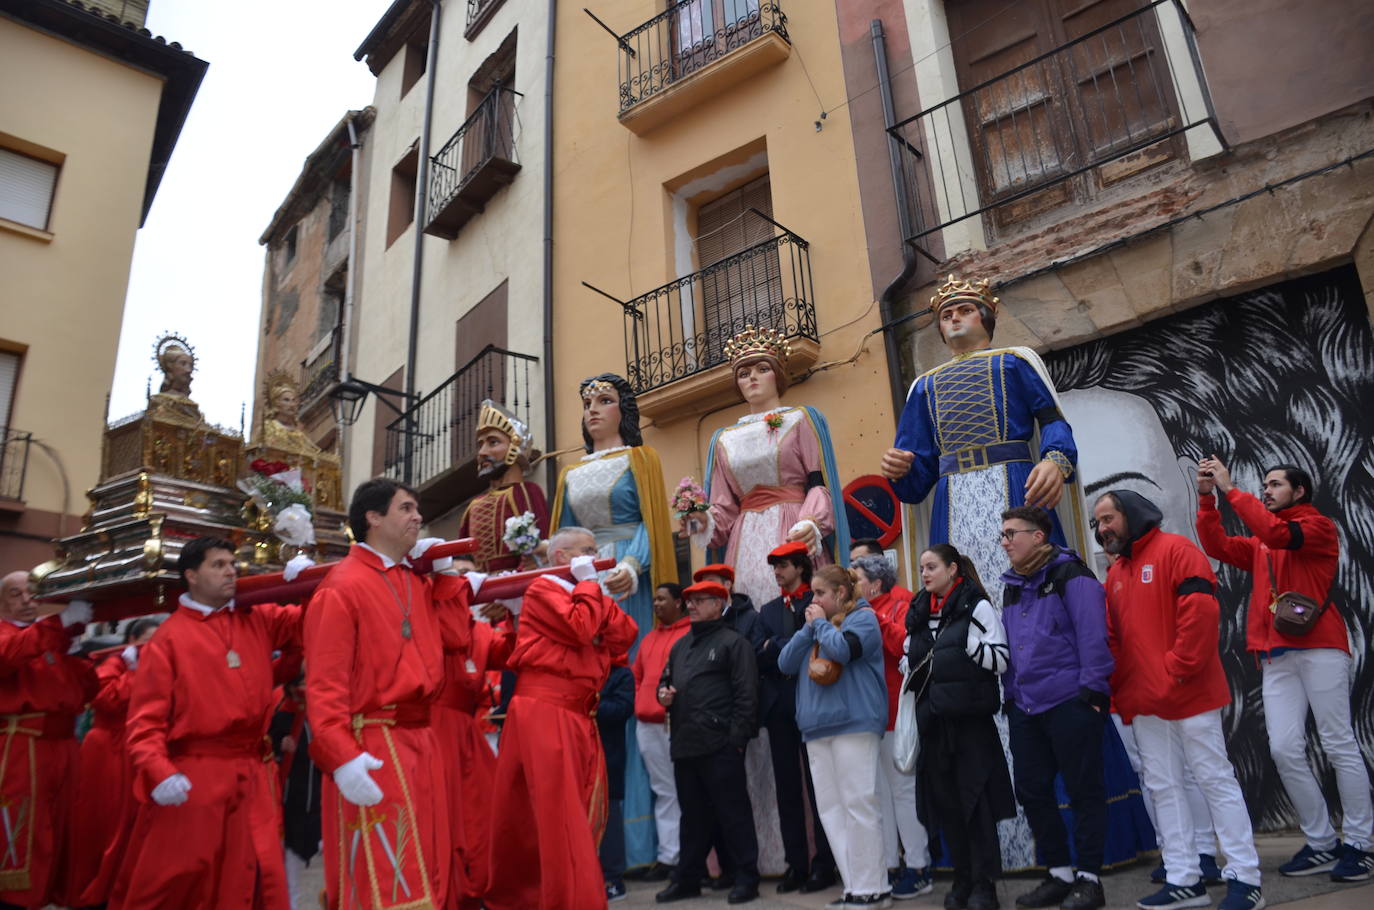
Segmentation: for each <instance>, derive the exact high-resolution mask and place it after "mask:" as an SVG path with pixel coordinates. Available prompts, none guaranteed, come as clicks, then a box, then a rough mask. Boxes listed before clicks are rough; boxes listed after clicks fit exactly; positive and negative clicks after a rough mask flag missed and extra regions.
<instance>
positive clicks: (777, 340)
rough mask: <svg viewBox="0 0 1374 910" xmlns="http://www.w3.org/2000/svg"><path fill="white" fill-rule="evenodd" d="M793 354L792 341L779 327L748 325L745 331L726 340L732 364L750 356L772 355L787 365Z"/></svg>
mask: <svg viewBox="0 0 1374 910" xmlns="http://www.w3.org/2000/svg"><path fill="white" fill-rule="evenodd" d="M791 356H792V345H791V343H790V342H788V340H787V336H786V335H784V334H783V333H782V332H780V331H778V330H777V329H756V328H754V327H753V326H752V325H746V326H745V327H744V331H743V332H740V333H739V334H738V335H736V336H735V337H734V338H731V339H730V340H729V341H727V342H725V357H726V359H727V360H729V361H730V362H731V363H732V364H734V363H739V362H740V361H741V360H746V359H748V358H750V357H772V358H773V359H774V360H776V361H777V362H778V363H779V364H781V365H782V366H786V365H787V359H788V358H789V357H791Z"/></svg>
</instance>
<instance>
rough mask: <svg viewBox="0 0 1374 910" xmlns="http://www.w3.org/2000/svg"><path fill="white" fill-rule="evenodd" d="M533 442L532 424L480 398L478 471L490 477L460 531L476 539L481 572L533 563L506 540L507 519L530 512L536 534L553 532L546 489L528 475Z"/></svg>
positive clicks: (476, 556) (481, 474) (474, 556)
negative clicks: (526, 560)
mask: <svg viewBox="0 0 1374 910" xmlns="http://www.w3.org/2000/svg"><path fill="white" fill-rule="evenodd" d="M531 443H532V437H531V436H530V431H529V427H527V426H525V424H524V422H523V421H521V420H520V419H518V418H517V417H516V416H515V415H514V414H512V413H511V412H510V411H508V410H506V409H505V408H503V407H501V406H500V405H498V404H495V403H493V402H492V401H490V400H488V401H484V402H482V410H481V412H480V413H479V415H478V419H477V475H478V476H479V477H483V478H486V481H487V483H488V484H489V487H488V488H487V491H486V492H485V493H482V494H480V495H479V496H477V497H476V498H475V499H473V500H472V502H470V503H469V504H468V507H467V509H466V510H465V511H464V512H463V520H462V523H461V524H460V525H459V527H458V536H459V537H471V538H474V539H475V540H476V541H477V550H476V552H474V553H473V554H472V555H473V561H474V562H475V563H476V564H477V568H479V569H481V570H482V571H483V572H505V571H514V570H516V569H521V568H526V569H529V568H533V565H532V564H531V565H525V564H524V560H525V557H522V555H521V554H520V553H515V552H512V551H511V549H510V547H509V546H508V545H507V544H506V543H505V539H504V538H505V534H506V519H508V518H515V517H518V516H520V515H524V514H525V513H526V512H530V513H532V514H533V515H534V520H535V525H536V528H535V534H536V535H537V536H538V537H543V536H544V535H545V534H547V533H548V531H549V504H548V501H547V500H546V499H545V498H544V490H543V489H542V488H541V487H540V486H539V485H538V484H536V483H531V482H529V481H527V480H525V472H527V471H528V470H529V468H530V452H531Z"/></svg>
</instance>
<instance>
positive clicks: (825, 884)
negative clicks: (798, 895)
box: [801, 866, 835, 894]
mask: <svg viewBox="0 0 1374 910" xmlns="http://www.w3.org/2000/svg"><path fill="white" fill-rule="evenodd" d="M833 887H835V870H834V869H833V868H832V867H830V866H817V867H816V868H814V869H812V870H811V875H810V877H809V878H807V880H806V884H804V885H802V886H801V892H802V894H813V893H815V892H817V891H825V890H827V889H830V888H833Z"/></svg>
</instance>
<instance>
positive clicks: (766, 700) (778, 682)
mask: <svg viewBox="0 0 1374 910" xmlns="http://www.w3.org/2000/svg"><path fill="white" fill-rule="evenodd" d="M810 605H811V592H810V591H807V592H806V593H805V594H803V595H802V596H801V598H800V599H798V600H795V601H793V603H792V615H791V616H789V615H788V614H787V607H786V606H785V605H784V604H783V600H782V597H781V596H778V597H775V598H773V599H772V600H770V601H768V603H766V604H764V605H763V608H762V609H761V610H759V620H758V625H757V630H758V631H757V634H756V636H755V638H754V649H755V653H756V655H757V656H758V662H759V677H760V682H759V716H760V717H762V718H764V719H765V720H767V719H769V718H774V717H775V716H781V717H783V718H792V721H793V723H795V722H796V716H797V677H795V676H789V675H787V674H786V673H784V672H782V671H781V670H779V669H778V654H780V653H781V652H782V649H783V647H784V646H785V645H786V644H787V642H788V641H790V640H791V638H792V636H793V635H795V634H796V632H797V630H798V629H800V628H801V627H802V626H804V625H806V619H805V615H804V614H805V613H806V608H807V607H808V606H810Z"/></svg>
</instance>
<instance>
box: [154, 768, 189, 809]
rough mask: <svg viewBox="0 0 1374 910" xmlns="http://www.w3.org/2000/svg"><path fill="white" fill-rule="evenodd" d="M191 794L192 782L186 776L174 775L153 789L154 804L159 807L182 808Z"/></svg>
mask: <svg viewBox="0 0 1374 910" xmlns="http://www.w3.org/2000/svg"><path fill="white" fill-rule="evenodd" d="M190 792H191V780H190V778H188V777H187V776H186V775H185V774H173V775H172V776H171V777H169V778H167V779H166V780H164V781H163V782H162V783H160V784H158V785H157V786H156V787H154V788H153V793H152V796H153V802H155V803H157V804H158V805H159V806H180V805H181V804H182V803H184V802H186V794H187V793H190Z"/></svg>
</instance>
